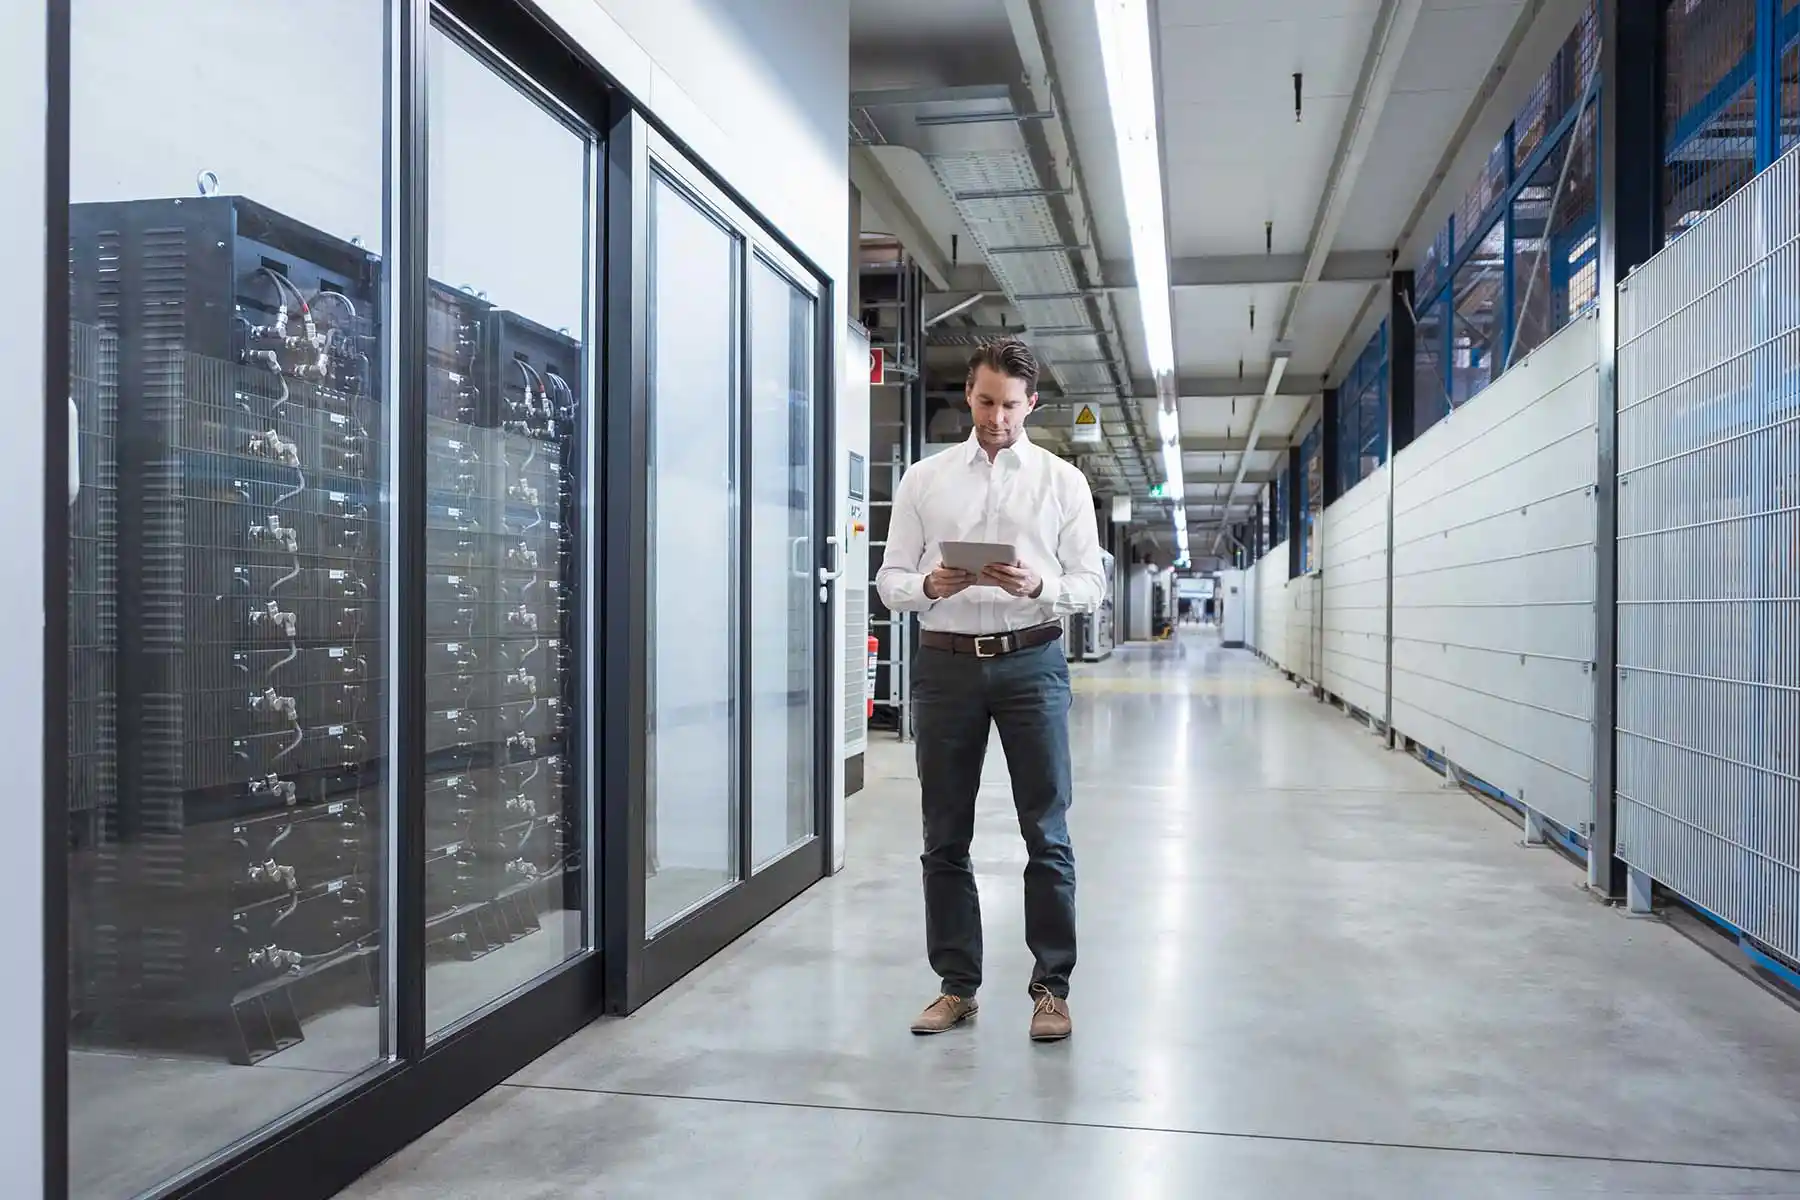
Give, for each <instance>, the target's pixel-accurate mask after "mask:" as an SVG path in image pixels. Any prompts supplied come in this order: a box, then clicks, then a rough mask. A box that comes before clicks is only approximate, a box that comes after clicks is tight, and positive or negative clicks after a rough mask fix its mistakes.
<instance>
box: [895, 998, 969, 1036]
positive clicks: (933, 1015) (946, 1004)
mask: <svg viewBox="0 0 1800 1200" xmlns="http://www.w3.org/2000/svg"><path fill="white" fill-rule="evenodd" d="M980 1010H981V1006H980V1005H979V1004H976V1003H975V997H973V996H939V997H938V998H937V999H936V1000H933V1001H932V1002H931V1003H930V1004H928V1005H926V1006H925V1011H924V1012H922V1013H920V1014H919V1017H918V1020H916V1021H914V1022H913V1023H912V1031H913V1032H914V1033H918V1034H926V1033H943V1032H945V1031H946V1030H950V1029H955V1028H956V1027H957V1026H958V1025H961V1024H962V1023H963V1022H964V1021H966V1020H968V1019H969V1018H970V1017H972V1016H974V1015H975V1014H976V1013H977V1012H979V1011H980Z"/></svg>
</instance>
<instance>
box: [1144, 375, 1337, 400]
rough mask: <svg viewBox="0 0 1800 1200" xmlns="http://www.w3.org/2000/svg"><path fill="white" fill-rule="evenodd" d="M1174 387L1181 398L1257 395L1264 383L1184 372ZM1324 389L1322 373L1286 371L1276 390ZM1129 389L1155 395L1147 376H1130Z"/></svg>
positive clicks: (1310, 391)
mask: <svg viewBox="0 0 1800 1200" xmlns="http://www.w3.org/2000/svg"><path fill="white" fill-rule="evenodd" d="M1175 390H1176V394H1177V395H1179V396H1180V397H1181V398H1182V399H1183V400H1227V399H1230V398H1232V397H1234V396H1259V395H1261V394H1262V390H1263V386H1262V384H1260V383H1257V382H1254V381H1252V380H1249V379H1239V378H1238V377H1237V376H1235V375H1183V376H1182V377H1181V378H1180V379H1178V380H1176V381H1175ZM1324 390H1325V379H1324V377H1323V376H1320V375H1294V374H1286V375H1283V376H1282V377H1281V386H1280V388H1279V389H1277V393H1276V394H1277V395H1281V396H1311V395H1315V394H1316V393H1318V392H1322V391H1324ZM1131 392H1132V395H1134V396H1136V397H1137V398H1138V399H1139V400H1154V399H1156V385H1155V384H1154V383H1152V382H1151V381H1150V380H1148V379H1135V380H1133V381H1132V383H1131Z"/></svg>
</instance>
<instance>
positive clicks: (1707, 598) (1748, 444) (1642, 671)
mask: <svg viewBox="0 0 1800 1200" xmlns="http://www.w3.org/2000/svg"><path fill="white" fill-rule="evenodd" d="M1797 281H1800V150H1791V151H1789V152H1788V154H1787V155H1786V156H1785V157H1783V158H1782V159H1780V160H1779V161H1777V162H1776V163H1775V164H1774V165H1773V166H1772V167H1770V168H1769V169H1768V170H1767V171H1764V172H1763V173H1762V174H1761V175H1760V176H1758V177H1757V178H1756V179H1755V180H1753V181H1751V182H1750V183H1749V184H1747V185H1746V186H1744V187H1743V188H1742V189H1740V190H1739V191H1738V192H1737V193H1736V194H1734V195H1733V196H1732V197H1731V198H1730V199H1729V200H1727V201H1726V202H1725V203H1724V204H1723V205H1721V206H1720V207H1719V208H1717V209H1715V210H1714V211H1713V212H1712V213H1711V214H1710V215H1709V216H1708V217H1707V218H1706V219H1705V220H1704V221H1702V222H1701V223H1700V224H1699V225H1697V226H1695V227H1694V228H1692V229H1690V230H1688V231H1687V232H1686V233H1683V234H1682V235H1681V236H1680V237H1679V238H1677V239H1676V240H1675V241H1674V242H1673V243H1672V244H1671V245H1670V246H1669V247H1668V248H1667V249H1665V250H1664V251H1663V252H1662V253H1661V254H1659V255H1658V256H1657V257H1656V258H1654V259H1652V260H1651V261H1650V262H1649V263H1647V264H1645V265H1644V266H1643V267H1641V268H1639V269H1638V270H1637V271H1636V272H1634V273H1633V274H1632V276H1631V278H1630V279H1629V280H1627V281H1626V283H1625V285H1624V286H1622V287H1621V288H1620V290H1619V340H1620V350H1619V388H1618V402H1619V493H1618V495H1619V560H1618V561H1619V685H1618V686H1619V693H1618V725H1617V732H1616V738H1617V743H1616V744H1617V751H1618V780H1617V793H1618V802H1619V807H1618V811H1619V826H1618V852H1619V856H1620V857H1621V858H1623V859H1624V860H1625V861H1626V862H1628V863H1630V864H1631V865H1632V866H1633V867H1634V868H1636V869H1638V870H1640V871H1643V872H1645V873H1646V874H1648V875H1650V876H1652V877H1653V878H1655V879H1656V880H1658V881H1659V882H1661V883H1663V884H1664V885H1666V886H1668V887H1670V888H1672V889H1674V890H1675V891H1678V892H1680V893H1682V894H1683V895H1685V896H1687V897H1689V898H1690V899H1692V900H1693V901H1695V902H1696V903H1698V904H1701V905H1704V906H1705V907H1706V908H1708V909H1710V910H1711V911H1712V912H1714V913H1717V914H1718V915H1719V916H1721V917H1723V918H1724V919H1725V920H1727V921H1730V922H1731V923H1732V924H1734V925H1736V926H1737V927H1738V928H1740V929H1742V930H1744V931H1746V932H1747V933H1749V934H1751V935H1752V936H1753V937H1755V938H1757V939H1758V940H1760V941H1761V942H1763V943H1764V944H1766V945H1768V946H1770V947H1772V948H1774V949H1775V950H1778V951H1780V952H1781V953H1783V954H1785V955H1787V956H1788V957H1790V958H1800V283H1797Z"/></svg>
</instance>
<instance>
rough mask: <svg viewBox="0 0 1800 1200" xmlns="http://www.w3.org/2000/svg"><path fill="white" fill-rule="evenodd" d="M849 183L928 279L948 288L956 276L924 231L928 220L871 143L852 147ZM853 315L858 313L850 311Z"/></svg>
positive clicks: (935, 244)
mask: <svg viewBox="0 0 1800 1200" xmlns="http://www.w3.org/2000/svg"><path fill="white" fill-rule="evenodd" d="M850 182H851V183H853V184H855V185H856V190H857V191H859V192H861V193H862V197H863V200H864V202H866V203H868V204H872V205H874V206H875V208H876V209H877V210H878V211H880V213H881V215H882V216H884V217H886V218H887V219H888V223H889V224H891V225H892V226H893V228H892V229H891V230H890V231H889V232H891V233H892V234H893V235H894V236H895V237H896V238H898V239H899V241H900V244H901V245H902V246H905V247H906V250H907V253H909V254H911V255H912V257H913V261H914V262H916V263H918V264H919V269H920V270H922V271H924V272H925V278H927V279H929V280H931V282H932V283H933V284H935V285H937V286H938V287H940V288H947V287H949V286H950V285H951V281H952V280H953V279H954V278H955V275H954V274H953V272H952V269H951V265H950V263H948V262H947V261H945V259H944V256H943V255H942V254H941V253H939V251H938V248H937V243H936V242H935V241H933V240H932V238H931V235H930V234H928V233H927V232H926V231H925V222H924V221H923V220H921V219H920V217H919V214H918V213H917V212H915V211H914V210H913V206H912V205H911V204H909V203H908V202H907V200H906V197H905V196H903V195H901V193H900V188H899V186H898V185H897V184H895V183H894V177H893V176H891V175H889V174H888V173H887V168H885V167H883V166H882V165H881V160H880V159H879V158H877V157H876V155H875V152H874V150H873V149H871V148H870V147H868V146H852V147H850ZM851 315H852V316H854V315H855V314H854V313H853V314H851Z"/></svg>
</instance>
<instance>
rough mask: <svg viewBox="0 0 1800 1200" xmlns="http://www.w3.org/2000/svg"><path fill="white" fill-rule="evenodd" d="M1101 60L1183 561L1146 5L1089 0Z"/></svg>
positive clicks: (1183, 501)
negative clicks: (1097, 29) (1091, 6)
mask: <svg viewBox="0 0 1800 1200" xmlns="http://www.w3.org/2000/svg"><path fill="white" fill-rule="evenodd" d="M1094 17H1095V20H1096V21H1097V23H1098V24H1099V29H1100V62H1101V65H1102V67H1103V68H1104V70H1105V72H1106V98H1107V104H1108V107H1109V108H1110V109H1111V111H1112V125H1113V140H1114V142H1115V143H1116V144H1117V147H1118V154H1119V183H1120V185H1121V188H1122V190H1123V191H1124V195H1125V218H1126V221H1127V223H1128V224H1129V226H1130V232H1131V264H1132V271H1133V273H1134V274H1135V276H1136V279H1137V294H1138V312H1139V316H1140V319H1141V320H1142V321H1143V325H1144V354H1145V357H1146V359H1147V360H1148V362H1149V364H1150V374H1151V377H1152V378H1153V379H1154V380H1155V383H1156V394H1157V398H1158V400H1159V408H1158V412H1157V422H1156V424H1157V433H1158V436H1159V440H1160V441H1161V443H1162V460H1163V477H1164V479H1165V480H1166V481H1167V483H1166V485H1165V490H1164V496H1165V498H1167V499H1168V501H1169V503H1170V508H1171V510H1172V516H1173V524H1174V529H1175V545H1176V548H1177V550H1178V552H1179V554H1180V557H1181V559H1182V561H1185V560H1186V558H1187V549H1188V529H1187V488H1186V486H1185V482H1184V480H1183V478H1182V462H1181V417H1180V413H1179V411H1178V407H1179V402H1178V400H1177V398H1176V385H1175V331H1174V322H1173V314H1172V313H1171V311H1170V307H1169V242H1168V233H1167V230H1166V228H1165V226H1164V216H1163V179H1162V150H1161V147H1160V145H1159V144H1158V139H1157V132H1156V61H1155V57H1154V56H1153V55H1152V54H1151V49H1150V10H1149V4H1148V0H1094Z"/></svg>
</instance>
